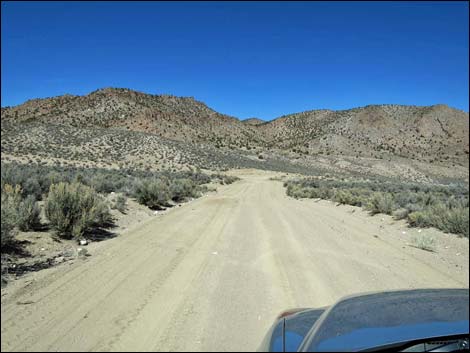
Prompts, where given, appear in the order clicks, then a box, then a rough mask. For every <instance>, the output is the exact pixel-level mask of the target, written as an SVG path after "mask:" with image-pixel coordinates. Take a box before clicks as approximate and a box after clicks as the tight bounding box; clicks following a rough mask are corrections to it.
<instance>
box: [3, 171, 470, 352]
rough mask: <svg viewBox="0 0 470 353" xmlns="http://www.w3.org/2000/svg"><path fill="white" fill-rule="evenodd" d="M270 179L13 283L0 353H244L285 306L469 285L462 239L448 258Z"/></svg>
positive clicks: (253, 178)
mask: <svg viewBox="0 0 470 353" xmlns="http://www.w3.org/2000/svg"><path fill="white" fill-rule="evenodd" d="M269 176H270V175H269V174H267V173H261V172H259V173H246V174H245V175H244V176H243V179H242V180H241V181H239V182H236V183H234V184H232V185H230V186H226V187H223V188H222V189H221V190H220V191H219V192H218V193H216V194H212V195H209V196H204V197H202V198H200V199H198V200H195V201H193V202H191V203H188V204H186V205H184V206H183V207H180V208H175V209H173V210H171V212H169V213H168V214H166V215H162V216H158V217H155V218H153V219H151V220H150V221H148V222H146V223H145V224H143V225H142V226H141V227H140V228H138V229H137V230H134V231H132V232H129V233H128V234H124V235H122V236H120V237H118V238H115V239H112V240H108V241H106V242H103V246H101V247H100V248H99V249H98V250H96V251H95V252H94V253H93V255H92V256H91V257H90V258H88V259H87V260H86V261H84V262H77V263H74V264H73V265H70V266H68V265H62V266H58V267H56V268H53V269H50V270H45V273H47V275H43V276H42V277H41V278H40V279H38V280H35V281H33V282H31V281H29V282H28V284H23V285H21V283H26V282H21V281H26V280H23V279H21V280H19V281H17V282H19V283H20V284H16V286H13V287H12V292H8V295H5V296H4V297H3V298H2V318H1V323H2V329H1V330H2V333H1V335H2V337H1V338H2V345H1V347H2V351H20V350H28V351H43V350H44V351H56V350H62V351H131V350H132V351H155V350H156V351H168V350H173V351H178V350H185V351H250V350H255V349H257V347H258V345H259V344H260V342H261V340H262V338H263V336H264V334H265V333H266V331H267V330H268V328H269V326H270V325H271V324H272V323H273V320H274V319H275V317H276V315H277V314H279V312H280V311H282V310H285V309H288V308H292V307H315V306H325V305H329V304H332V303H333V302H334V301H335V300H337V299H339V298H340V297H342V296H344V295H349V294H353V293H359V292H367V291H377V290H385V289H402V288H429V287H460V288H462V287H465V288H468V240H467V239H458V238H457V237H455V236H453V235H451V236H450V238H449V235H446V237H448V238H446V239H448V243H449V244H450V250H449V251H455V248H457V249H460V250H459V251H461V252H462V256H460V257H459V258H456V259H453V260H452V261H451V262H448V261H445V259H444V258H443V257H442V256H441V257H440V256H439V255H438V253H439V251H438V252H437V254H434V253H427V252H424V251H422V250H418V249H415V248H411V247H409V246H406V244H405V241H404V240H403V239H402V238H400V239H398V238H397V239H395V238H394V236H395V235H394V234H398V233H400V234H401V229H402V228H399V227H398V226H397V225H396V224H393V222H385V223H384V222H382V223H380V220H379V219H377V218H376V217H370V216H367V215H366V214H365V213H364V212H362V211H360V210H358V211H357V212H354V213H352V212H353V211H355V210H353V211H351V210H352V209H353V208H352V207H349V206H344V207H343V206H341V207H336V206H335V205H334V204H333V203H329V202H327V201H320V202H315V201H313V200H303V201H302V200H294V199H291V198H289V197H287V196H286V195H285V189H284V188H283V186H282V183H280V182H277V181H271V180H269ZM442 236H443V237H444V235H442ZM447 248H449V246H447V247H446V249H447ZM459 261H460V262H459ZM47 271H49V272H47ZM34 275H35V274H32V276H34ZM33 278H34V277H33Z"/></svg>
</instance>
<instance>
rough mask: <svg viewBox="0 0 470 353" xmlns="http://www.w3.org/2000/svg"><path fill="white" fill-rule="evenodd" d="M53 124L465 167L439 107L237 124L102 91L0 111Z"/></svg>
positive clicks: (455, 128) (463, 121)
mask: <svg viewBox="0 0 470 353" xmlns="http://www.w3.org/2000/svg"><path fill="white" fill-rule="evenodd" d="M4 122H10V123H24V122H37V123H53V124H64V125H69V126H74V127H78V128H81V127H89V128H90V127H99V128H115V129H124V130H130V131H138V132H146V133H151V134H155V135H158V136H160V137H165V138H168V139H171V140H176V141H182V142H186V143H205V144H210V145H212V146H215V147H219V148H225V147H227V148H230V149H234V150H237V149H244V150H251V149H256V150H258V151H263V150H266V149H269V150H272V151H279V152H283V153H287V152H289V153H293V154H295V155H298V156H304V155H310V156H318V155H337V156H340V155H342V156H351V157H368V158H380V159H387V158H388V159H391V158H393V157H402V158H409V159H414V160H418V161H422V162H430V163H440V164H445V165H460V166H468V153H469V144H468V135H469V118H468V113H465V112H463V111H460V110H457V109H453V108H450V107H448V106H445V105H434V106H429V107H418V106H400V105H371V106H366V107H361V108H355V109H350V110H342V111H332V110H312V111H306V112H302V113H295V114H291V115H286V116H282V117H280V118H277V119H274V120H272V121H269V122H263V121H262V120H259V119H256V118H252V119H247V120H244V121H240V120H239V119H237V118H234V117H231V116H228V115H225V114H221V113H218V112H216V111H214V110H213V109H211V108H209V107H208V106H207V105H205V104H204V103H202V102H199V101H197V100H195V99H194V98H187V97H175V96H168V95H151V94H145V93H141V92H136V91H132V90H129V89H119V88H105V89H100V90H97V91H94V92H91V93H90V94H88V95H85V96H72V95H64V96H59V97H54V98H47V99H34V100H30V101H27V102H26V103H24V104H22V105H19V106H16V107H7V108H2V123H4Z"/></svg>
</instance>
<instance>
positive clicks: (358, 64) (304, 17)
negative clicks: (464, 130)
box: [1, 1, 469, 120]
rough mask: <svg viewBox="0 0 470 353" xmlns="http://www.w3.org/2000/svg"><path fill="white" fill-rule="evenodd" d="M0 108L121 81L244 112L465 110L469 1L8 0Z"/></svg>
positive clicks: (258, 114) (244, 115)
mask: <svg viewBox="0 0 470 353" xmlns="http://www.w3.org/2000/svg"><path fill="white" fill-rule="evenodd" d="M1 6H2V14H1V19H2V44H1V45H2V54H1V55H2V68H1V74H2V87H1V88H2V97H1V99H2V106H8V105H16V104H19V103H22V102H24V101H25V100H27V99H30V98H37V97H49V96H55V95H61V94H65V93H70V94H80V95H81V94H87V93H89V92H90V91H93V90H95V89H97V88H102V87H109V86H113V87H126V88H131V89H136V90H139V91H143V92H147V93H153V94H162V93H166V94H174V95H178V96H193V97H195V98H196V99H198V100H201V101H204V102H205V103H206V104H208V105H209V106H210V107H212V108H214V109H216V110H217V111H220V112H222V113H226V114H230V115H233V116H237V117H239V118H247V117H252V116H256V117H260V118H262V119H266V120H268V119H272V118H275V117H277V116H280V115H283V114H287V113H293V112H298V111H304V110H310V109H320V108H329V109H347V108H351V107H357V106H364V105H367V104H387V103H394V104H413V105H431V104H437V103H443V104H448V105H450V106H453V107H456V108H459V109H462V110H465V111H467V112H468V95H469V81H468V75H469V70H468V67H469V61H468V60H469V59H468V51H469V38H468V29H469V28H468V27H469V21H468V11H469V8H468V2H419V3H418V2H416V3H413V2H396V3H395V2H377V3H374V2H357V3H353V2H330V3H322V2H218V3H217V2H207V3H204V2H202V3H195V2H186V3H185V2H179V3H170V2H168V3H165V2H135V1H134V2H107V3H106V2H65V1H64V2H36V1H35V2H17V3H15V2H2V5H1Z"/></svg>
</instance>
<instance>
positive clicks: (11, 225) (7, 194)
mask: <svg viewBox="0 0 470 353" xmlns="http://www.w3.org/2000/svg"><path fill="white" fill-rule="evenodd" d="M15 191H16V192H15ZM19 192H20V189H19V187H18V188H13V187H12V186H11V185H9V184H5V185H2V200H1V208H2V209H1V246H2V249H3V247H5V246H7V245H9V244H11V243H12V242H13V240H14V238H15V234H16V231H15V227H16V225H17V212H16V202H15V200H14V199H12V197H13V198H15V197H16V195H15V194H18V193H19Z"/></svg>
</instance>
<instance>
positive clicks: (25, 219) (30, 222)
mask: <svg viewBox="0 0 470 353" xmlns="http://www.w3.org/2000/svg"><path fill="white" fill-rule="evenodd" d="M40 213H41V211H40V209H39V206H38V204H37V202H36V199H35V197H34V196H33V195H28V196H26V198H25V199H24V200H21V201H20V202H19V204H18V208H17V222H18V228H19V229H20V230H22V231H28V230H35V229H37V228H38V227H39V226H40V225H41V221H40Z"/></svg>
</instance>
